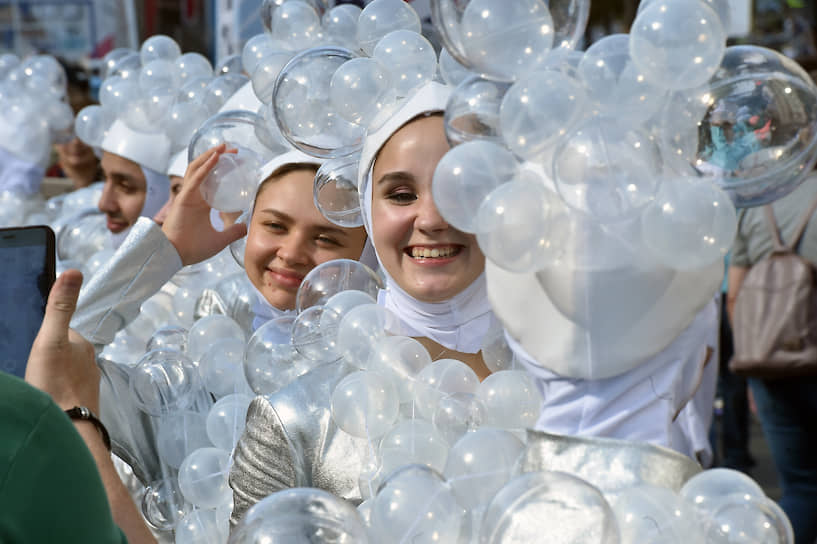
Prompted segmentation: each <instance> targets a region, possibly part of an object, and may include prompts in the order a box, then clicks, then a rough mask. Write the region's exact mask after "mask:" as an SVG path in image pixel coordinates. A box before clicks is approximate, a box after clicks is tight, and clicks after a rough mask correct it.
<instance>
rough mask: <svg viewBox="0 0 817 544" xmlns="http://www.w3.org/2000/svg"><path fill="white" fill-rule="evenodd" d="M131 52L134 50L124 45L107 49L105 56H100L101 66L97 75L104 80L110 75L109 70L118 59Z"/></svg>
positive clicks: (114, 65)
mask: <svg viewBox="0 0 817 544" xmlns="http://www.w3.org/2000/svg"><path fill="white" fill-rule="evenodd" d="M132 53H134V51H133V50H131V49H128V48H126V47H117V48H116V49H112V50H110V51H108V53H106V54H105V56H104V57H103V58H102V67H101V70H100V74H99V77H101V78H102V79H103V80H104V79H105V78H107V77H108V76H110V75H111V71H112V70H113V69H114V68H115V67H116V63H117V62H118V61H119V59H122V58H124V57H126V56H128V55H130V54H132ZM137 58H138V55H137Z"/></svg>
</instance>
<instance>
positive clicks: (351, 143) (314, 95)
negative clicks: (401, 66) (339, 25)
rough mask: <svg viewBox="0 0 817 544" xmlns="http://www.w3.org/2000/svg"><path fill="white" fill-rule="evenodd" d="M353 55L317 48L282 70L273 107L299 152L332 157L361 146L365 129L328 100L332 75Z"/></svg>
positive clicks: (290, 62) (296, 57)
mask: <svg viewBox="0 0 817 544" xmlns="http://www.w3.org/2000/svg"><path fill="white" fill-rule="evenodd" d="M409 9H410V8H409ZM353 56H354V55H353V54H352V53H351V52H350V51H349V50H347V49H342V48H339V47H315V48H313V49H307V50H306V51H303V52H302V53H299V54H298V55H296V56H295V57H294V58H293V59H292V60H290V61H289V62H288V63H287V65H286V66H284V68H283V69H282V70H281V73H280V74H279V75H278V80H277V81H276V83H275V89H274V90H273V94H272V107H273V111H274V113H275V120H276V123H277V124H278V128H279V129H280V131H281V134H282V135H283V136H284V137H285V138H286V139H287V141H289V142H290V143H291V144H292V145H293V146H295V147H296V148H297V149H300V150H301V151H303V152H305V153H307V154H309V155H313V156H316V157H320V158H331V157H340V156H343V155H348V154H349V153H352V152H354V151H357V150H358V149H360V147H361V146H362V144H363V135H364V132H365V128H364V127H361V126H360V125H355V124H353V123H350V122H348V121H346V120H344V119H342V118H340V117H338V115H337V114H336V113H335V111H334V108H333V107H332V105H331V101H330V98H329V97H330V95H331V81H332V76H333V75H334V73H335V71H336V70H337V69H338V68H339V67H340V66H341V65H342V64H343V63H344V62H346V61H348V60H349V59H351V58H353Z"/></svg>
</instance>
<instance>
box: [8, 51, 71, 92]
mask: <svg viewBox="0 0 817 544" xmlns="http://www.w3.org/2000/svg"><path fill="white" fill-rule="evenodd" d="M19 68H21V69H22V71H23V75H24V80H23V82H24V85H25V87H26V88H27V89H28V90H30V91H37V92H38V93H39V94H40V95H41V96H42V93H48V95H49V96H50V97H51V98H57V99H62V98H63V97H64V96H65V92H66V90H65V85H66V81H67V78H66V75H65V69H63V67H62V65H61V64H60V63H59V61H57V59H56V58H54V57H52V56H51V55H34V56H32V57H29V58H27V59H25V60H24V61H23V62H22V63H21V64H20V66H19Z"/></svg>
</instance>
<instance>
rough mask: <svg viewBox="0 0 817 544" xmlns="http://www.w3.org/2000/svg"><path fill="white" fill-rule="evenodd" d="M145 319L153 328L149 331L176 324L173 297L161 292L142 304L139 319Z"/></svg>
mask: <svg viewBox="0 0 817 544" xmlns="http://www.w3.org/2000/svg"><path fill="white" fill-rule="evenodd" d="M140 318H144V319H145V320H146V321H147V322H148V323H149V324H150V325H151V326H150V328H149V330H152V331H155V330H156V329H158V328H159V327H164V326H166V325H171V324H176V318H175V316H174V315H173V297H171V296H170V295H169V294H168V293H165V292H162V291H159V292H158V293H156V294H154V295H153V296H152V297H150V298H149V299H147V300H146V301H145V302H143V303H142V306H141V307H140V308H139V317H138V318H137V319H140Z"/></svg>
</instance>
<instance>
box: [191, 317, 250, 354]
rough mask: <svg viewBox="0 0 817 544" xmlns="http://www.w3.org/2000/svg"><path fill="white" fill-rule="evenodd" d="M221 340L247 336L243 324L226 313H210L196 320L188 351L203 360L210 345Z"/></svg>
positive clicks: (240, 338)
mask: <svg viewBox="0 0 817 544" xmlns="http://www.w3.org/2000/svg"><path fill="white" fill-rule="evenodd" d="M221 340H240V341H241V342H244V340H245V336H244V331H243V330H242V329H241V326H240V325H239V324H238V323H236V322H235V320H233V319H232V318H230V317H228V316H226V315H218V314H217V315H208V316H205V317H202V318H201V319H199V320H198V321H196V322H195V323H194V324H193V326H192V327H190V332H189V333H188V336H187V353H188V354H189V355H190V358H191V359H193V360H194V361H201V359H202V357H203V356H204V354H205V353H207V351H208V350H209V349H210V346H212V345H213V344H215V343H216V342H218V341H221Z"/></svg>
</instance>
